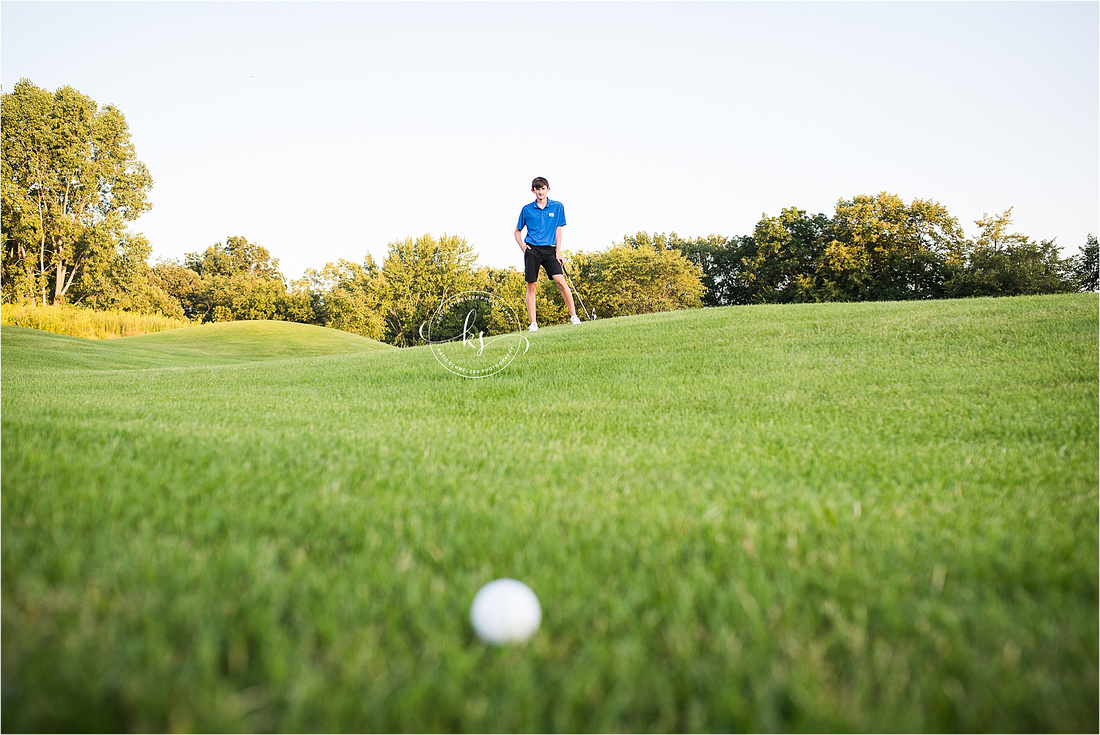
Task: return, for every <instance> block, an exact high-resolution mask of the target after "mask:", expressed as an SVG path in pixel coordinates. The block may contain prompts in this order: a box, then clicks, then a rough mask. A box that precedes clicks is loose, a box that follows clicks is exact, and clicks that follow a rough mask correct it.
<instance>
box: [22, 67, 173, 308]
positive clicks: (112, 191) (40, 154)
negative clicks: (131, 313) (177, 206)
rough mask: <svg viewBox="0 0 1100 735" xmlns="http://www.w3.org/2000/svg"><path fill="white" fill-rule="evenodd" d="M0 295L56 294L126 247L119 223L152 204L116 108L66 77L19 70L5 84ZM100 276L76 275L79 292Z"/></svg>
mask: <svg viewBox="0 0 1100 735" xmlns="http://www.w3.org/2000/svg"><path fill="white" fill-rule="evenodd" d="M0 114H2V118H3V146H2V149H3V150H2V160H3V171H2V176H3V187H2V220H3V230H4V239H3V246H4V248H3V271H2V275H3V293H4V298H5V299H8V300H13V299H24V298H25V299H32V300H34V301H36V302H37V301H38V300H39V299H41V302H42V303H47V302H48V301H50V300H52V301H53V303H61V302H63V301H64V300H65V299H66V297H67V296H68V294H69V291H70V289H72V288H73V287H74V284H77V283H79V282H80V281H81V279H82V278H84V276H85V274H86V273H89V272H96V273H98V274H100V275H101V274H102V273H103V272H104V271H106V270H109V267H110V264H111V263H113V262H114V261H115V260H116V259H117V257H118V256H119V254H120V249H122V252H123V254H124V256H125V248H126V245H127V243H126V241H125V239H124V237H123V233H124V231H125V223H126V222H130V221H133V220H134V219H136V218H137V217H139V216H140V215H141V214H142V213H143V212H146V211H148V210H149V209H150V207H151V206H152V205H151V204H150V203H149V202H148V200H147V195H148V192H149V190H150V189H151V188H152V186H153V180H152V177H151V176H150V175H149V172H148V170H147V169H146V167H145V164H143V163H142V162H141V161H139V160H137V158H136V157H135V152H134V146H133V144H132V142H131V140H130V130H129V127H128V126H127V124H126V119H125V117H124V116H123V115H122V113H121V112H120V111H119V110H118V109H117V108H116V107H114V106H112V105H105V106H103V107H100V106H99V105H98V104H97V103H96V102H95V100H92V99H91V98H89V97H87V96H85V95H83V94H81V93H80V92H78V91H76V90H75V89H73V88H72V87H67V86H65V87H60V88H58V89H57V90H56V91H55V92H52V93H51V92H49V91H47V90H44V89H41V88H39V87H36V86H35V85H34V84H32V83H31V82H30V81H29V80H27V79H22V80H20V81H19V82H17V83H16V85H15V87H14V88H13V90H12V92H11V93H9V94H4V95H3V98H2V105H0ZM97 281H98V278H92V279H91V280H89V279H87V278H84V287H83V291H84V293H85V294H91V293H94V292H95V283H96V282H97Z"/></svg>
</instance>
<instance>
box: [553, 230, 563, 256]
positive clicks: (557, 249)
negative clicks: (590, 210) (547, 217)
mask: <svg viewBox="0 0 1100 735" xmlns="http://www.w3.org/2000/svg"><path fill="white" fill-rule="evenodd" d="M561 230H562V228H561V227H559V228H557V229H556V230H554V248H555V254H556V255H557V256H558V262H559V263H563V262H565V261H563V260H562V259H561V240H562V234H561Z"/></svg>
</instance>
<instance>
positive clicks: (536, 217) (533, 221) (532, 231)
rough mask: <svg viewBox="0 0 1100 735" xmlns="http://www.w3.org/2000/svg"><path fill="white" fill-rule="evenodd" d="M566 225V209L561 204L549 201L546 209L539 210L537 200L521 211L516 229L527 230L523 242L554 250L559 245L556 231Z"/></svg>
mask: <svg viewBox="0 0 1100 735" xmlns="http://www.w3.org/2000/svg"><path fill="white" fill-rule="evenodd" d="M564 225H565V207H563V206H562V204H561V202H555V201H554V200H553V199H547V200H546V208H545V209H539V205H538V200H535V201H533V202H531V203H530V204H528V205H527V206H526V207H524V208H523V209H521V210H520V212H519V222H517V223H516V229H517V230H522V229H523V228H524V227H526V228H527V235H526V236H525V237H524V238H523V241H524V242H526V243H527V244H528V245H536V246H538V247H544V248H552V247H554V245H555V244H557V239H558V238H557V232H556V230H557V229H558V228H559V227H562V226H564Z"/></svg>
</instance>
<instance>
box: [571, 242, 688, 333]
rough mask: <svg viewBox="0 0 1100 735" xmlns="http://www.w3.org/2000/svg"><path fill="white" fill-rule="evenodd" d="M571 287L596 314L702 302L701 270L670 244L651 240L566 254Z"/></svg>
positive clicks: (648, 310)
mask: <svg viewBox="0 0 1100 735" xmlns="http://www.w3.org/2000/svg"><path fill="white" fill-rule="evenodd" d="M570 270H571V271H573V270H575V271H576V273H575V275H576V281H575V282H574V286H576V288H577V291H578V292H579V293H580V296H581V299H582V300H583V301H584V303H585V306H587V307H588V308H589V309H591V310H592V311H595V312H596V314H597V315H599V316H601V317H615V316H628V315H632V314H650V313H653V312H658V311H673V310H675V309H689V308H694V307H700V306H702V305H703V301H702V300H703V291H704V289H703V280H702V279H703V271H702V269H701V268H700V267H699V266H697V265H695V264H694V263H692V262H691V261H689V260H688V259H687V258H685V257H684V254H683V253H682V252H680V251H679V250H678V249H676V248H669V249H660V248H658V247H656V246H655V245H654V244H652V242H642V243H639V244H638V245H637V246H631V245H616V246H613V247H611V248H610V249H608V250H607V251H605V252H602V253H578V254H576V255H574V256H572V258H571V263H570Z"/></svg>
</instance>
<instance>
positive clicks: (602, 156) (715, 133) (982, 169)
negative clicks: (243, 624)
mask: <svg viewBox="0 0 1100 735" xmlns="http://www.w3.org/2000/svg"><path fill="white" fill-rule="evenodd" d="M1098 9H1100V4H1098V3H1096V2H1072V3H1058V2H1042V3H1026V2H1021V3H999V2H980V3H955V2H928V3H827V2H821V3H794V2H790V3H779V2H775V3H740V2H707V3H687V2H669V3H631V2H614V3H572V2H571V3H565V2H563V3H508V2H496V3H457V2H456V3H426V2H425V3H419V2H418V3H380V2H379V3H375V2H336V3H322V2H245V3H229V2H192V3H176V2H109V3H99V2H81V3H61V2H12V1H11V0H5V1H4V2H2V3H0V32H2V36H0V81H2V83H3V87H4V90H5V91H7V90H10V89H11V87H12V85H13V84H14V83H15V82H16V81H18V80H19V79H20V78H22V77H27V78H29V79H31V81H33V82H34V83H35V84H37V85H38V86H40V87H46V88H48V89H54V88H56V87H58V86H61V85H64V84H68V85H71V86H73V87H75V88H76V89H78V90H80V91H81V92H83V93H85V94H87V95H89V96H91V97H92V98H94V99H96V100H97V101H99V102H100V103H108V102H109V103H113V104H115V105H116V106H118V107H119V108H120V109H121V110H122V112H123V113H124V114H125V115H126V118H127V120H128V121H129V123H130V128H131V131H132V134H133V139H134V142H135V144H136V146H137V152H138V157H139V158H140V159H142V160H143V161H145V162H146V164H148V166H149V169H150V171H151V172H152V174H153V177H154V179H155V181H156V186H155V187H154V189H153V192H152V200H153V203H154V209H153V210H152V212H150V213H148V214H146V215H145V216H144V217H142V219H141V220H139V221H138V222H137V223H135V225H134V229H135V230H138V231H141V232H144V233H145V234H146V235H147V236H148V237H149V239H150V240H151V241H152V243H153V246H154V259H156V258H178V257H181V256H182V255H183V254H184V253H186V252H191V251H198V250H203V249H205V248H206V247H208V246H210V245H213V244H214V243H216V242H219V241H223V240H224V239H225V237H226V236H228V235H242V236H244V237H247V238H248V239H249V240H252V241H254V242H258V243H260V244H261V245H264V246H265V247H267V248H268V249H269V250H271V251H272V253H273V254H274V255H275V256H276V257H277V258H279V259H280V261H281V264H282V267H283V271H284V273H285V274H286V275H287V276H288V277H289V278H297V277H299V276H300V275H301V273H302V271H303V270H304V269H305V268H308V267H314V268H319V267H321V266H322V265H324V263H326V262H328V261H333V260H336V259H337V258H347V259H349V260H355V261H359V260H362V258H363V255H364V253H366V252H370V253H372V254H373V255H374V256H375V257H376V258H378V259H379V260H380V259H381V258H382V256H384V254H385V252H386V245H387V243H388V242H390V241H392V240H396V239H400V238H404V237H408V236H417V235H420V234H423V233H425V232H430V233H432V234H442V233H444V232H446V233H449V234H458V235H461V236H463V237H465V238H466V239H467V240H468V241H469V242H470V243H471V244H473V246H474V247H475V248H476V249H477V251H478V253H479V256H480V259H481V262H482V263H485V264H490V265H496V266H506V265H517V266H518V265H520V258H519V251H518V249H517V248H516V245H515V242H514V240H513V238H512V230H513V228H514V226H515V222H516V217H517V215H518V213H519V209H520V207H521V206H522V205H523V204H525V203H526V202H528V201H530V200H531V198H532V197H531V195H530V191H529V189H530V181H531V179H532V178H533V177H535V176H545V177H547V178H549V180H550V184H551V198H554V199H559V200H561V201H562V202H563V203H564V204H565V207H566V213H567V215H568V220H569V225H568V227H566V240H565V245H566V247H567V248H568V249H575V250H597V249H603V248H605V247H607V246H608V245H610V244H611V243H612V242H613V241H616V240H620V239H621V238H622V236H623V235H625V234H628V233H634V232H636V231H638V230H647V231H649V232H669V231H676V232H678V233H679V234H681V235H685V236H696V235H707V234H711V233H718V234H721V235H726V236H731V235H743V234H750V233H751V232H752V229H753V226H754V224H755V223H756V221H757V220H758V219H759V218H760V217H761V215H762V214H764V213H766V214H769V215H775V214H778V213H779V212H780V210H781V209H782V208H783V207H787V206H792V205H793V206H798V207H800V208H802V209H806V210H808V211H810V212H812V213H816V212H826V213H829V214H831V213H832V211H833V208H834V206H835V204H836V201H837V200H838V199H840V198H851V197H853V196H855V195H858V194H874V193H877V192H879V191H889V192H893V193H896V194H899V195H901V196H902V197H904V198H905V199H906V200H907V201H909V200H911V199H913V198H916V197H919V198H931V199H935V200H937V201H939V202H941V203H942V204H944V205H946V206H947V207H948V209H949V210H950V211H951V213H952V214H954V215H955V216H956V217H958V218H959V219H960V221H962V222H963V224H964V225H965V227H966V230H967V232H968V234H971V235H972V234H974V233H975V232H976V228H975V227H974V225H973V220H975V219H977V218H979V217H981V216H982V214H983V212H990V213H993V212H1000V211H1003V210H1004V209H1007V208H1008V207H1010V206H1011V207H1015V209H1014V216H1015V222H1016V229H1017V230H1019V231H1021V232H1024V233H1025V234H1028V235H1030V236H1032V237H1033V238H1036V239H1041V238H1057V242H1058V244H1059V245H1060V246H1062V248H1063V251H1064V252H1065V253H1066V254H1070V253H1073V252H1076V251H1077V249H1078V248H1079V247H1080V246H1081V245H1083V244H1084V242H1085V237H1086V235H1087V234H1088V233H1090V232H1091V233H1096V234H1100V148H1098V146H1100V61H1098V60H1100V47H1098V38H1100V13H1098Z"/></svg>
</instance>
